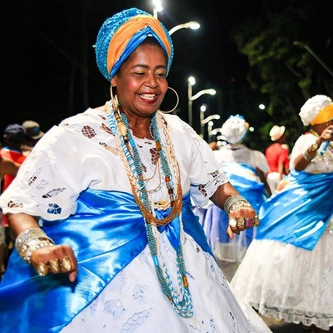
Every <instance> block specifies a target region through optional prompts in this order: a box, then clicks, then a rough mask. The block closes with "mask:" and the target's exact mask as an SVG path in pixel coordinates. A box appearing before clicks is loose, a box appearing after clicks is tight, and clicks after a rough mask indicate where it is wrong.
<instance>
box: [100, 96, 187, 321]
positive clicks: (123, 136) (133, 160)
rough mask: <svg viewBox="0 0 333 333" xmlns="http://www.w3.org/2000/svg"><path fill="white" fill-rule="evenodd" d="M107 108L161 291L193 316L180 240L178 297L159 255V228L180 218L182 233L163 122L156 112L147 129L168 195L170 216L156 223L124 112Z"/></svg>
mask: <svg viewBox="0 0 333 333" xmlns="http://www.w3.org/2000/svg"><path fill="white" fill-rule="evenodd" d="M107 109H108V111H109V112H108V121H109V126H110V128H111V130H112V133H114V134H115V137H116V142H117V147H118V149H119V152H120V155H121V158H122V161H123V163H124V166H125V168H126V171H127V175H128V177H129V180H130V184H131V187H132V193H133V195H134V197H135V200H136V202H137V204H138V206H139V207H140V210H141V212H142V214H143V217H144V220H145V227H146V234H147V240H148V247H149V250H150V253H151V256H152V259H153V263H154V266H155V271H156V274H157V278H158V280H159V282H160V285H161V289H162V292H163V293H164V295H165V296H166V297H167V298H168V299H169V301H170V302H171V304H172V306H173V308H174V309H175V311H176V312H177V313H178V314H179V315H180V316H182V317H185V318H189V317H192V316H193V303H192V296H191V293H190V289H189V285H188V280H187V276H186V267H185V261H184V256H183V248H182V241H180V244H179V246H178V248H177V250H176V265H177V284H178V288H179V291H180V294H181V295H179V293H178V292H177V291H176V290H175V288H174V286H173V282H172V279H171V276H170V274H169V272H168V268H167V267H166V264H165V262H164V261H163V258H162V256H161V255H160V253H159V231H158V229H157V227H158V226H160V225H166V224H168V223H170V222H171V221H172V220H174V219H175V218H176V217H177V216H179V221H180V222H179V223H180V224H181V225H180V230H181V233H183V226H182V222H181V209H182V191H181V183H180V172H179V167H178V163H177V161H176V158H175V156H174V155H173V149H172V147H173V146H172V144H171V141H170V137H169V134H168V133H167V129H166V123H165V120H164V119H163V117H162V115H161V114H160V113H159V112H158V113H156V114H155V115H153V116H152V118H151V125H150V129H149V130H150V134H151V136H152V138H153V140H155V142H156V150H157V153H158V156H159V158H160V161H161V168H162V172H163V174H164V180H165V184H166V186H167V190H168V193H169V196H170V214H169V215H168V216H167V217H166V218H164V219H163V220H159V219H157V218H156V217H155V215H154V209H153V208H152V204H151V201H150V199H149V192H148V191H147V189H146V184H145V179H144V175H143V167H142V162H141V159H140V156H139V151H138V149H137V146H136V144H135V141H134V139H133V137H132V134H131V131H130V128H129V124H128V120H127V117H126V115H125V114H124V113H120V112H118V111H115V110H113V111H112V105H111V102H108V103H107ZM157 121H158V124H157ZM159 128H162V129H163V133H164V136H165V138H166V141H167V145H168V151H167V152H168V154H166V153H165V151H166V149H167V148H165V147H164V145H163V144H162V142H161V137H160V133H159ZM169 165H171V166H172V169H173V172H174V175H173V174H172V172H171V170H170V166H169ZM174 180H175V182H174ZM175 183H176V184H175ZM175 187H176V188H177V191H176V192H177V193H175V192H174V188H175ZM161 263H162V264H161Z"/></svg>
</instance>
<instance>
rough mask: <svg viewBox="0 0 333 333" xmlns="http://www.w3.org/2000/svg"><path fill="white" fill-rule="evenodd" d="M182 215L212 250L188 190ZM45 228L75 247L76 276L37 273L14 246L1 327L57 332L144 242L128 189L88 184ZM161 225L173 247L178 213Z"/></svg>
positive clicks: (0, 299) (2, 292) (0, 303)
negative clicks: (63, 215)
mask: <svg viewBox="0 0 333 333" xmlns="http://www.w3.org/2000/svg"><path fill="white" fill-rule="evenodd" d="M159 214H160V213H159ZM163 214H165V212H164V213H163ZM182 216H183V224H184V231H185V232H186V233H188V234H189V235H191V236H192V237H193V238H194V239H195V241H196V242H197V243H198V244H199V245H200V246H201V247H202V249H203V250H204V251H206V252H209V253H210V254H211V255H212V252H211V250H210V248H209V245H208V243H207V239H206V236H205V234H204V232H203V230H202V227H201V225H200V223H199V221H198V218H197V217H196V216H195V215H194V214H193V212H192V208H191V202H190V196H189V194H187V195H185V196H184V197H183V209H182ZM43 230H44V231H45V232H46V233H47V235H48V236H49V237H51V238H52V239H53V240H54V241H55V243H56V244H68V245H70V246H71V247H72V248H73V250H74V252H75V254H76V256H77V259H78V268H79V273H78V276H77V280H76V281H75V282H74V283H71V282H70V281H69V280H68V276H67V275H64V276H61V275H47V276H45V277H40V276H39V275H38V274H37V273H36V271H35V269H34V268H32V267H31V266H30V265H28V264H26V263H25V262H24V261H23V260H22V259H21V258H20V257H19V255H18V253H17V252H16V250H14V252H13V253H12V255H11V257H10V260H9V265H8V267H7V270H6V273H5V275H4V277H3V279H2V282H1V284H0V322H1V332H3V333H12V332H19V333H21V332H22V333H26V332H34V333H48V332H59V331H60V330H61V328H63V327H64V326H66V325H67V324H68V323H69V322H70V321H71V320H72V319H73V317H75V315H77V314H78V313H79V312H80V311H82V310H83V309H84V308H85V307H87V306H88V305H89V304H90V303H91V302H92V301H93V300H94V299H95V298H96V297H97V296H98V295H99V294H100V293H101V291H102V290H103V288H104V287H105V286H106V285H107V284H108V283H109V282H110V281H111V280H112V279H113V278H114V277H115V276H116V274H117V273H118V272H120V271H121V270H122V269H123V268H124V267H126V265H128V264H129V263H130V262H131V261H132V260H133V259H134V258H135V257H136V256H137V255H138V254H139V253H141V252H142V251H143V249H144V248H145V247H146V245H147V236H146V231H145V223H144V219H143V216H142V214H141V212H140V210H139V208H138V206H137V204H136V203H135V200H134V198H133V196H132V195H131V194H128V193H121V192H106V191H93V190H87V191H85V192H83V193H82V194H81V195H80V197H79V199H78V208H77V211H76V213H75V214H74V215H72V216H69V217H68V218H67V219H65V220H58V221H45V220H44V221H43ZM160 231H161V232H166V233H167V235H168V237H169V239H170V242H171V243H172V245H173V246H174V247H175V248H176V247H177V244H179V241H180V239H179V237H180V235H179V219H178V218H177V219H175V220H174V221H172V223H170V224H168V225H167V226H165V227H163V228H160ZM13 318H21V319H22V320H13Z"/></svg>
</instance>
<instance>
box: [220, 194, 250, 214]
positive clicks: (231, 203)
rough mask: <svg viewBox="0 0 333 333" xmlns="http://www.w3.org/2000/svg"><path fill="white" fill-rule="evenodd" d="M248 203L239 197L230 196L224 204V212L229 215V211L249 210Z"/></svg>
mask: <svg viewBox="0 0 333 333" xmlns="http://www.w3.org/2000/svg"><path fill="white" fill-rule="evenodd" d="M249 207H251V205H250V203H249V202H248V201H247V200H246V199H245V198H244V197H242V196H241V195H232V196H230V197H229V198H228V199H227V200H226V201H225V203H224V211H225V212H226V213H227V214H228V215H229V213H230V211H231V210H237V209H240V208H249Z"/></svg>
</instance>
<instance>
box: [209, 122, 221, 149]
mask: <svg viewBox="0 0 333 333" xmlns="http://www.w3.org/2000/svg"><path fill="white" fill-rule="evenodd" d="M217 119H220V116H219V117H218V118H217ZM213 125H214V122H213V121H212V120H211V121H209V122H208V143H210V139H211V137H212V129H213Z"/></svg>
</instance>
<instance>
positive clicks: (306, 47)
mask: <svg viewBox="0 0 333 333" xmlns="http://www.w3.org/2000/svg"><path fill="white" fill-rule="evenodd" d="M294 45H298V46H302V47H304V48H305V49H306V50H307V51H308V52H309V53H310V54H311V55H312V56H313V57H314V58H315V59H316V60H317V61H318V62H319V63H320V64H321V65H322V66H323V67H324V68H325V69H326V70H327V71H328V72H329V73H330V75H331V76H332V77H333V72H332V71H331V70H330V69H329V68H328V67H327V65H326V64H325V63H324V62H323V61H322V60H321V59H320V58H319V57H318V56H317V55H316V54H315V53H314V51H313V50H312V49H311V48H310V46H309V45H307V44H305V43H302V42H299V41H295V42H294Z"/></svg>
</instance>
